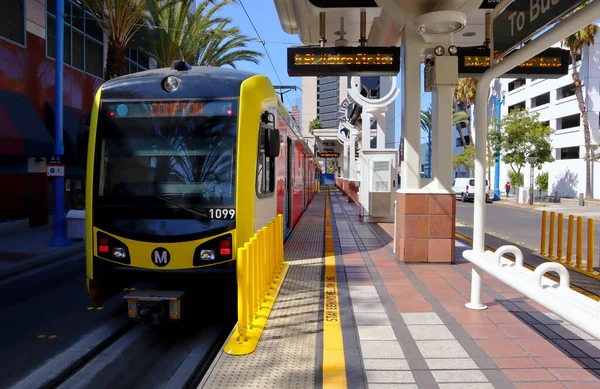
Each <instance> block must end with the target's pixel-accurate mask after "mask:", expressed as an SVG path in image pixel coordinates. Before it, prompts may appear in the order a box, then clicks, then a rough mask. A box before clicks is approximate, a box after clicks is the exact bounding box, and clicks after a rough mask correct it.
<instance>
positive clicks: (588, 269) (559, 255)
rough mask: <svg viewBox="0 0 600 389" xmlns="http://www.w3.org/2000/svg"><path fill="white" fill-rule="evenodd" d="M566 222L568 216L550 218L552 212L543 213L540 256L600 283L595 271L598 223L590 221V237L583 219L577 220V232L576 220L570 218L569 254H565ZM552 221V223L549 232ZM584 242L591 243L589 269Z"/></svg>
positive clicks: (598, 275)
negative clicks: (595, 231)
mask: <svg viewBox="0 0 600 389" xmlns="http://www.w3.org/2000/svg"><path fill="white" fill-rule="evenodd" d="M564 219H565V216H564V214H562V213H558V214H557V213H556V212H550V217H549V218H548V211H542V226H541V227H542V229H541V237H540V255H541V256H542V257H544V258H545V259H548V260H550V261H554V262H557V263H560V264H562V265H564V266H566V267H567V268H569V269H572V270H575V271H577V272H579V273H583V274H585V275H587V276H590V277H593V278H596V279H600V274H599V273H598V272H597V271H595V270H594V219H592V218H589V219H587V234H584V232H583V225H584V219H583V217H581V216H577V228H575V216H574V215H568V221H567V237H566V240H567V242H566V243H567V248H566V249H567V250H566V253H565V251H564V238H565V237H564ZM548 221H550V223H549V224H550V229H549V231H548ZM574 237H575V238H576V240H575V257H573V241H574V239H573V238H574ZM584 242H587V252H586V257H585V265H584V260H583V258H584V257H583V244H584Z"/></svg>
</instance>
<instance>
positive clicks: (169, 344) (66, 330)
mask: <svg viewBox="0 0 600 389" xmlns="http://www.w3.org/2000/svg"><path fill="white" fill-rule="evenodd" d="M206 296H207V300H213V301H215V300H217V299H216V298H215V294H214V290H213V291H212V294H211V293H207V294H206ZM234 304H235V302H233V305H232V304H231V301H229V302H228V303H223V304H222V306H218V304H217V306H215V304H214V303H213V304H205V303H204V302H203V303H202V304H201V307H199V308H200V309H199V311H200V312H199V315H200V316H202V315H205V316H204V317H200V318H198V321H196V329H197V330H198V331H194V328H193V324H192V325H191V326H190V325H189V323H188V324H186V325H183V326H179V327H177V325H174V326H168V327H160V328H155V327H152V326H147V325H145V324H144V323H140V324H138V325H137V326H142V327H144V328H140V330H139V331H141V332H138V335H139V336H136V340H135V345H134V347H133V348H131V347H127V352H125V353H124V354H122V355H121V356H119V357H118V358H117V360H116V361H118V363H111V364H109V365H108V366H106V368H103V369H102V371H103V372H104V373H109V374H103V375H102V376H97V377H94V378H93V381H92V382H90V383H89V386H88V385H86V386H87V387H94V388H100V387H102V388H104V387H109V386H112V387H115V385H116V386H117V387H118V386H120V385H119V384H118V382H115V378H116V377H118V378H119V379H120V380H121V384H122V383H123V382H127V387H132V388H133V387H148V388H150V387H153V385H150V382H149V381H148V380H147V378H148V377H150V378H152V379H153V382H154V383H156V384H158V383H160V382H161V380H160V379H159V377H161V376H162V378H163V379H164V378H165V377H168V375H166V376H165V375H164V373H166V372H170V373H171V374H172V372H173V371H174V369H175V368H177V364H178V363H181V362H182V361H183V359H184V358H185V356H186V355H187V354H188V353H189V351H190V345H189V343H190V342H189V341H190V340H191V339H194V338H196V337H197V336H198V335H200V332H202V331H204V329H205V328H207V325H210V326H213V327H214V325H220V326H221V327H223V326H224V325H225V326H227V325H228V326H229V327H228V331H230V330H231V328H232V327H233V325H234V324H235V317H234V312H235V306H234ZM226 306H229V307H230V309H225V308H226ZM188 313H189V312H188ZM207 313H208V315H207ZM194 316H195V315H194ZM0 317H1V318H2V331H0V345H2V347H0V361H2V363H0V388H8V387H11V386H12V385H13V384H14V383H15V382H16V381H18V380H19V379H22V378H24V376H26V375H27V374H28V373H30V372H32V371H33V370H35V369H37V368H38V367H39V366H41V365H44V363H45V362H47V361H48V360H50V359H52V358H53V357H55V356H56V355H58V354H60V353H61V352H63V351H65V350H67V349H69V348H70V347H71V346H72V345H73V344H75V343H76V342H77V341H79V340H80V339H81V338H83V337H84V336H85V335H87V334H89V333H90V332H92V331H93V330H94V329H95V328H99V327H101V326H103V325H105V324H106V323H108V322H109V321H112V320H113V319H117V320H119V319H120V320H122V321H123V323H126V322H127V311H126V304H125V303H124V302H123V300H122V298H121V297H120V296H116V297H114V298H112V299H111V300H109V301H107V302H106V303H105V304H104V305H103V306H102V307H100V309H93V308H92V307H91V303H90V298H89V296H88V294H87V291H86V287H85V263H84V258H83V256H77V257H74V258H72V259H70V260H65V261H63V262H60V263H57V264H56V265H52V266H48V267H44V268H42V269H38V270H35V271H31V272H28V273H25V274H23V275H20V276H18V277H15V278H11V279H7V280H5V281H2V282H0ZM174 327H177V328H174ZM203 327H204V328H203ZM174 329H175V331H174ZM213 338H214V340H216V338H218V337H217V336H214V337H213ZM123 367H127V369H125V370H123ZM107 377H112V378H111V379H107ZM144 377H145V378H144Z"/></svg>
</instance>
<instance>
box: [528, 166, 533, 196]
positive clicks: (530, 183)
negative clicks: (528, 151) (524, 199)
mask: <svg viewBox="0 0 600 389" xmlns="http://www.w3.org/2000/svg"><path fill="white" fill-rule="evenodd" d="M533 169H534V167H533V163H532V164H531V167H530V169H529V205H533Z"/></svg>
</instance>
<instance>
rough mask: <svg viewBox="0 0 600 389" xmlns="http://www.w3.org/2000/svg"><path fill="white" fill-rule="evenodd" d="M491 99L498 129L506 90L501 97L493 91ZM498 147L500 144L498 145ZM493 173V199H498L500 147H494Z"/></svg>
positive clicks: (498, 128)
mask: <svg viewBox="0 0 600 389" xmlns="http://www.w3.org/2000/svg"><path fill="white" fill-rule="evenodd" d="M492 99H493V100H494V105H495V106H496V127H497V130H498V131H500V116H501V108H502V104H504V102H505V101H506V92H504V91H503V92H502V98H500V94H499V93H494V94H493V95H492ZM498 147H500V146H498ZM495 168H496V169H495V175H494V200H493V201H498V200H500V149H499V148H498V149H496V166H495Z"/></svg>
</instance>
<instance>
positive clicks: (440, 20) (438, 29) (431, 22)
mask: <svg viewBox="0 0 600 389" xmlns="http://www.w3.org/2000/svg"><path fill="white" fill-rule="evenodd" d="M466 25H467V16H466V15H465V14H463V13H462V12H458V11H435V12H429V13H426V14H423V15H421V16H420V17H419V18H418V19H417V20H416V21H415V27H416V28H417V31H418V32H419V34H421V35H432V36H440V35H449V34H453V33H455V32H459V31H460V30H462V29H463V28H465V26H466Z"/></svg>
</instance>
